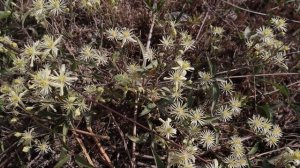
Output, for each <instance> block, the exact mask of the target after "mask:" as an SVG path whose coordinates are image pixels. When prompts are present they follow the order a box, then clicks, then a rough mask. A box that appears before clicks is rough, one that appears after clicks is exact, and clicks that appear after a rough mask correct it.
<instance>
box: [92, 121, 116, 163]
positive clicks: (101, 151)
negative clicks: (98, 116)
mask: <svg viewBox="0 0 300 168" xmlns="http://www.w3.org/2000/svg"><path fill="white" fill-rule="evenodd" d="M87 130H88V131H89V132H90V133H91V134H94V132H93V130H92V128H91V127H87ZM93 139H94V141H95V142H96V145H97V147H98V149H99V152H100V154H101V156H102V158H103V160H104V162H105V163H106V165H107V166H108V167H111V168H113V167H114V166H113V164H112V162H111V160H110V158H109V156H108V155H107V153H106V152H105V150H104V148H103V147H102V145H101V143H100V141H99V140H98V139H97V138H96V137H95V136H93Z"/></svg>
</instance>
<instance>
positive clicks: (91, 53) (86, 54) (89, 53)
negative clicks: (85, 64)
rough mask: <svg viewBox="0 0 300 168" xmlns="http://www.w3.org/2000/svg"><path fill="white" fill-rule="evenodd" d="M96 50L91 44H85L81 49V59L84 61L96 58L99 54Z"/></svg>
mask: <svg viewBox="0 0 300 168" xmlns="http://www.w3.org/2000/svg"><path fill="white" fill-rule="evenodd" d="M96 55H97V53H96V50H95V49H93V48H92V47H91V46H90V45H85V46H83V47H82V48H81V51H80V59H81V60H84V61H89V60H91V59H94V58H96V57H97V56H96Z"/></svg>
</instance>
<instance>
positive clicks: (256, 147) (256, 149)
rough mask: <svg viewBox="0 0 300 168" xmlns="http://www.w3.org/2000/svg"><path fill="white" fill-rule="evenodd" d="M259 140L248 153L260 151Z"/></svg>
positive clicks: (252, 153)
mask: <svg viewBox="0 0 300 168" xmlns="http://www.w3.org/2000/svg"><path fill="white" fill-rule="evenodd" d="M258 146H259V142H256V143H255V145H254V146H253V147H252V148H251V150H250V151H249V152H248V155H254V154H255V153H256V152H257V151H258Z"/></svg>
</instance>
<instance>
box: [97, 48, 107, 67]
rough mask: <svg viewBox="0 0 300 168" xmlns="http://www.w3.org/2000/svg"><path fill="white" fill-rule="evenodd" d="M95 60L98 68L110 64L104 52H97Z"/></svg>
mask: <svg viewBox="0 0 300 168" xmlns="http://www.w3.org/2000/svg"><path fill="white" fill-rule="evenodd" d="M94 58H95V59H96V64H97V66H99V65H106V64H107V63H108V57H107V53H106V52H104V51H97V52H96V54H95V57H94Z"/></svg>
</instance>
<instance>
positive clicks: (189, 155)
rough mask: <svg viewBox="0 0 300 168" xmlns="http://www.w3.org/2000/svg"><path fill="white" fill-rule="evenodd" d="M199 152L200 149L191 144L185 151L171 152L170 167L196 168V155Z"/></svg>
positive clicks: (187, 145)
mask: <svg viewBox="0 0 300 168" xmlns="http://www.w3.org/2000/svg"><path fill="white" fill-rule="evenodd" d="M184 141H185V140H184ZM197 150H198V148H197V147H196V146H194V145H193V143H191V142H189V143H188V144H186V146H185V147H184V148H183V149H181V150H179V151H174V152H170V153H169V157H170V165H173V166H178V167H191V168H193V167H195V161H196V158H195V155H196V152H197Z"/></svg>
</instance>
